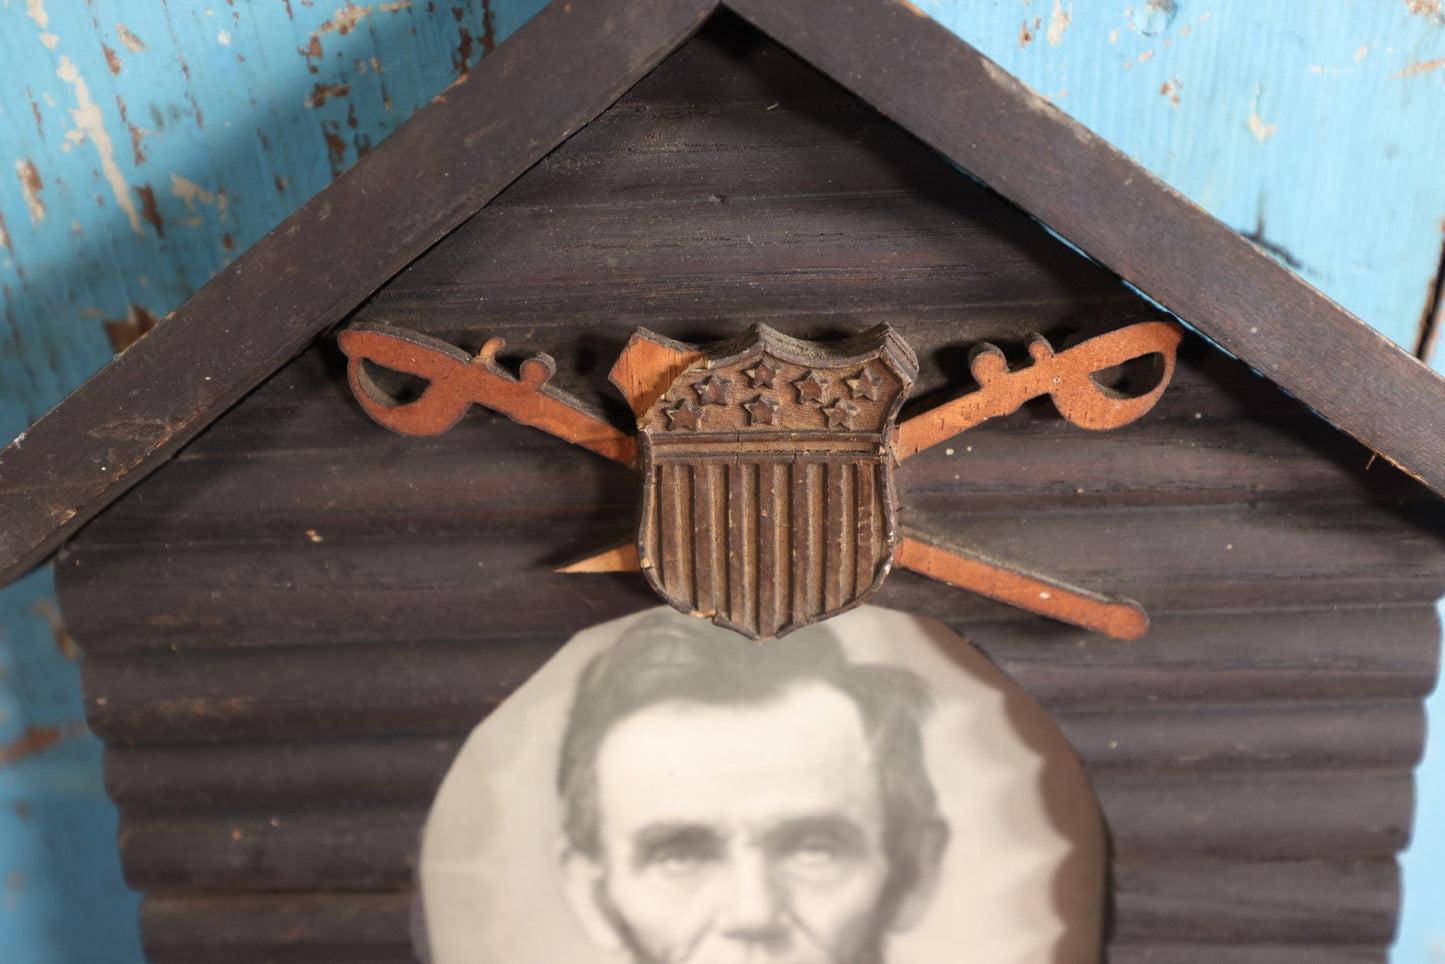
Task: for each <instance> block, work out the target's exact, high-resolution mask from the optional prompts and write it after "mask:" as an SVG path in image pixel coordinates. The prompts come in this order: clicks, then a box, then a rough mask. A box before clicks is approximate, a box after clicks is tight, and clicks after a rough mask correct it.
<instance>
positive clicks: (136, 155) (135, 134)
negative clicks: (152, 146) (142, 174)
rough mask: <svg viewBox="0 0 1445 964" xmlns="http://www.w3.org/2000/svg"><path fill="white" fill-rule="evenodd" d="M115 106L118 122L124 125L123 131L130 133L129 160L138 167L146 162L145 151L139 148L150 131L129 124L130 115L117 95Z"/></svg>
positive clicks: (123, 101)
mask: <svg viewBox="0 0 1445 964" xmlns="http://www.w3.org/2000/svg"><path fill="white" fill-rule="evenodd" d="M115 106H116V107H117V108H118V109H119V110H120V122H121V123H122V124H124V125H125V129H126V130H127V131H129V132H130V153H131V160H132V161H133V162H134V163H135V165H136V167H140V166H141V165H142V164H144V163H145V162H146V155H145V151H143V150H141V146H140V142H141V138H142V137H145V136H146V135H147V134H149V133H150V131H148V130H146V129H144V128H142V127H137V126H136V125H135V124H132V123H131V122H130V114H129V112H128V111H127V109H126V106H125V100H124V99H122V98H121V97H120V95H119V94H117V95H116V98H115Z"/></svg>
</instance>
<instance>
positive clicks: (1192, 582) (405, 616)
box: [57, 504, 1445, 653]
mask: <svg viewBox="0 0 1445 964" xmlns="http://www.w3.org/2000/svg"><path fill="white" fill-rule="evenodd" d="M1442 508H1445V507H1442ZM928 509H929V511H924V510H922V509H920V510H915V511H910V512H906V513H904V515H903V521H904V522H905V523H906V524H909V525H912V526H913V527H914V528H916V529H918V530H919V531H921V532H925V533H928V534H929V535H931V536H933V537H934V538H937V539H941V540H942V541H944V542H959V543H962V544H964V545H967V546H969V547H971V548H973V549H975V550H978V551H981V552H983V553H984V554H986V555H990V556H994V557H997V558H1000V559H1005V560H1012V561H1014V562H1016V563H1019V564H1022V565H1024V566H1026V567H1031V568H1038V569H1046V570H1047V571H1048V572H1050V574H1052V575H1054V576H1056V577H1058V578H1061V579H1064V580H1066V581H1070V582H1074V583H1076V584H1078V585H1081V586H1084V587H1087V588H1093V589H1096V590H1100V591H1106V592H1113V593H1118V594H1121V595H1127V596H1129V597H1131V598H1133V599H1135V600H1137V601H1139V602H1140V603H1142V604H1143V605H1144V606H1145V608H1146V609H1148V610H1151V611H1154V612H1167V611H1170V610H1178V609H1189V610H1206V609H1249V608H1254V607H1276V606H1279V605H1281V603H1284V604H1287V605H1291V606H1299V607H1309V606H1328V605H1342V606H1343V605H1351V604H1363V603H1375V602H1426V601H1430V602H1433V601H1434V599H1435V598H1436V597H1437V596H1438V595H1439V593H1440V586H1441V581H1442V574H1441V570H1442V569H1445V552H1442V547H1445V539H1442V536H1441V535H1440V534H1439V533H1438V532H1436V531H1434V530H1433V529H1431V528H1407V527H1402V526H1400V525H1399V524H1398V521H1397V520H1396V518H1395V517H1394V516H1393V515H1392V514H1391V513H1390V512H1388V511H1386V510H1383V509H1382V510H1378V511H1371V510H1369V509H1367V508H1365V507H1363V506H1361V507H1358V508H1357V509H1355V510H1353V511H1343V510H1341V509H1340V508H1339V507H1336V506H1330V505H1319V504H1303V505H1279V504H1264V505H1259V506H1248V505H1238V506H1218V507H1209V506H1180V507H1171V506H1161V507H1155V508H1147V509H1144V508H1136V509H1128V510H1125V509H1118V510H1114V509H1110V508H1108V507H1106V506H1092V507H1091V506H1080V507H1077V508H1071V507H1064V508H1047V507H1040V508H1039V509H1038V510H1037V511H1031V512H1027V513H1023V512H1013V513H996V512H980V513H975V512H971V511H967V509H966V508H965V507H962V506H960V507H954V506H939V505H934V506H931V507H928ZM1435 514H1438V513H1436V512H1434V511H1433V509H1432V516H1433V515H1435ZM628 519H629V516H625V515H622V514H620V513H618V512H615V511H614V512H612V513H610V514H609V513H607V512H606V511H605V507H603V510H602V511H595V512H594V511H587V512H577V513H562V512H555V511H553V512H550V513H540V512H539V513H537V514H532V515H528V514H527V513H526V512H525V510H524V509H523V508H521V507H519V508H518V510H517V512H516V513H515V514H514V515H512V516H511V517H508V518H504V519H498V518H495V517H491V518H489V517H485V516H483V517H480V518H470V517H466V516H457V515H451V514H449V513H448V510H447V509H446V507H445V506H443V505H432V506H420V507H416V508H414V509H412V508H398V510H397V511H396V512H394V513H389V514H384V515H382V516H381V517H374V518H356V519H353V520H350V522H351V524H350V525H349V526H346V527H341V526H336V527H326V526H322V525H321V523H320V522H317V523H315V524H314V525H305V523H304V522H298V523H297V524H296V525H295V527H294V528H290V529H289V531H288V532H287V533H286V535H285V537H284V538H280V537H275V538H272V539H270V540H263V539H261V538H259V537H258V538H256V539H255V540H253V541H250V542H248V543H238V544H235V545H228V544H224V543H221V544H214V545H202V546H194V545H190V546H185V545H177V546H174V547H165V548H162V549H160V550H158V551H155V552H148V553H144V554H142V553H137V552H135V551H132V550H128V549H125V548H121V547H115V548H113V549H112V548H94V549H87V551H86V552H85V553H83V554H76V555H72V556H68V557H66V558H63V559H61V560H60V561H59V562H58V564H57V569H58V573H59V584H60V591H61V598H62V600H63V601H64V603H65V606H66V610H67V612H68V613H69V614H71V615H70V616H69V618H70V619H72V620H73V621H74V626H73V627H72V632H73V633H74V634H75V635H76V637H77V638H78V639H80V640H81V641H82V642H83V644H84V645H86V646H87V647H88V648H89V649H90V651H92V652H97V653H99V652H104V651H114V650H121V649H134V648H146V647H154V646H169V645H172V644H179V643H185V644H187V645H196V644H198V643H206V642H207V641H208V640H209V641H210V642H212V643H218V644H222V645H228V646H230V645H235V646H241V645H262V644H270V643H271V642H273V641H276V640H281V641H299V640H315V641H335V642H340V641H363V640H385V639H389V638H391V639H395V638H435V639H446V638H452V639H455V638H458V636H459V635H463V636H466V637H468V638H476V635H475V633H476V631H475V629H474V627H478V626H485V627H486V628H487V632H488V633H496V634H501V635H512V634H518V633H540V632H544V631H547V630H549V629H550V630H552V631H554V632H556V633H557V634H558V636H559V637H561V638H565V636H566V635H568V634H569V633H570V632H571V631H575V629H576V628H580V626H581V625H583V624H584V620H585V621H586V622H588V623H590V622H596V621H600V620H603V619H607V618H610V617H612V616H616V615H621V614H623V613H625V612H629V611H632V610H635V609H636V608H639V607H640V606H641V605H643V604H644V602H645V601H647V600H650V599H651V598H653V597H651V596H650V595H649V593H648V592H647V590H646V589H645V587H644V585H643V581H642V580H641V578H639V577H637V576H635V575H632V574H615V575H602V576H597V575H559V574H555V573H553V572H551V571H550V570H551V568H552V566H554V565H557V564H560V563H563V562H565V561H569V560H570V559H573V558H577V557H579V556H582V555H585V554H587V553H589V552H593V551H596V550H597V549H599V548H601V547H604V546H607V545H610V544H615V543H617V542H619V541H627V540H629V539H630V538H632V527H631V524H630V522H629V521H628ZM303 525H305V528H302V526H303ZM318 526H319V528H318ZM139 585H144V586H146V587H147V591H146V594H145V595H144V597H142V598H137V596H136V594H135V592H134V590H133V588H132V587H134V586H139ZM503 601H505V605H500V603H501V602H503ZM879 601H880V602H881V603H883V604H885V605H892V606H894V607H895V608H900V609H906V610H908V611H910V612H916V613H919V614H922V615H934V614H939V615H949V614H952V615H954V616H955V617H957V618H959V619H964V618H970V617H971V618H973V619H990V618H998V616H997V615H996V614H998V613H1001V612H1003V611H1004V609H1005V607H1002V606H1001V605H999V604H989V603H986V601H982V600H979V599H977V598H975V597H971V596H970V594H968V593H965V592H962V591H960V590H957V589H952V588H949V587H945V586H942V585H941V584H925V583H924V582H923V581H921V580H915V581H912V582H905V581H904V580H901V579H897V578H892V579H890V580H889V582H888V584H887V585H885V587H884V589H883V592H882V594H881V595H880V597H879ZM116 612H122V613H125V614H126V619H124V620H114V619H107V618H104V614H106V613H116ZM479 617H482V618H479Z"/></svg>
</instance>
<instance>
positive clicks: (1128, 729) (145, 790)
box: [105, 701, 1424, 816]
mask: <svg viewBox="0 0 1445 964" xmlns="http://www.w3.org/2000/svg"><path fill="white" fill-rule="evenodd" d="M1055 718H1056V720H1057V722H1058V724H1059V726H1060V727H1061V728H1062V729H1063V731H1064V734H1065V735H1066V736H1067V737H1068V738H1069V741H1070V742H1071V743H1072V745H1073V746H1074V748H1075V749H1076V750H1077V751H1078V754H1079V757H1080V759H1081V760H1082V761H1083V763H1084V765H1085V767H1086V768H1087V769H1088V770H1089V771H1090V772H1092V773H1099V774H1101V775H1104V776H1105V777H1108V776H1109V774H1104V771H1106V770H1111V771H1112V770H1118V769H1120V768H1130V769H1133V770H1140V771H1151V770H1152V771H1158V770H1187V771H1189V772H1194V773H1212V772H1215V771H1228V772H1231V773H1232V774H1234V775H1235V776H1237V777H1238V779H1240V780H1244V779H1247V777H1245V776H1244V775H1243V774H1242V773H1240V771H1247V770H1250V769H1255V768H1264V767H1270V768H1278V769H1292V768H1293V769H1302V768H1305V767H1307V766H1308V767H1317V768H1319V769H1320V770H1340V769H1357V768H1360V767H1369V766H1398V767H1400V768H1401V769H1404V768H1407V767H1409V766H1411V765H1413V764H1414V763H1415V762H1416V760H1417V759H1418V757H1419V753H1420V747H1421V745H1422V741H1423V739H1424V713H1423V711H1422V710H1421V708H1420V706H1419V704H1418V703H1417V702H1414V701H1408V702H1392V703H1379V704H1359V703H1342V704H1330V705H1325V706H1313V705H1309V704H1263V705H1259V706H1247V705H1246V706H1229V707H1218V706H1191V705H1186V706H1169V705H1160V704H1151V705H1149V706H1145V707H1139V708H1135V709H1126V710H1116V711H1111V712H1074V713H1071V712H1063V713H1060V714H1058V715H1057V716H1056V717H1055ZM466 732H467V729H466V728H462V729H459V730H458V732H456V733H455V734H448V735H444V736H435V737H410V738H408V737H375V738H371V739H366V738H350V739H346V738H342V739H331V740H317V739H309V740H308V739H307V738H306V735H305V734H303V733H298V734H296V737H295V738H294V739H292V740H287V741H285V742H275V743H230V744H212V743H200V744H170V745H149V746H133V747H125V746H119V747H110V748H109V749H107V751H106V754H105V775H106V789H107V791H108V792H109V794H110V797H111V799H112V800H114V801H115V802H116V804H117V805H118V806H119V807H120V808H121V809H122V810H123V811H125V812H126V813H128V814H132V815H136V816H140V815H155V814H164V813H189V814H193V815H199V814H203V813H244V812H246V811H248V810H255V811H267V810H308V809H317V810H326V809H334V808H337V807H348V806H354V807H376V806H384V805H393V804H409V805H424V804H426V803H427V802H428V801H430V800H431V798H432V794H433V793H435V792H436V788H437V786H438V785H439V784H440V783H441V779H442V777H443V776H444V775H445V773H446V771H447V768H448V767H449V766H450V765H451V762H452V759H453V758H454V757H455V755H456V753H457V751H458V750H459V749H460V748H461V743H462V740H463V738H464V737H465V734H466Z"/></svg>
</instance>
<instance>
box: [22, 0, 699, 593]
mask: <svg viewBox="0 0 1445 964" xmlns="http://www.w3.org/2000/svg"><path fill="white" fill-rule="evenodd" d="M710 10H711V4H710V3H709V2H707V0H644V2H641V3H638V2H632V0H628V2H626V3H622V2H617V0H600V2H594V3H587V4H574V5H567V4H554V5H552V6H549V7H547V8H546V9H545V10H543V11H542V12H541V13H539V14H538V15H537V16H536V17H535V18H533V20H531V21H530V22H528V23H527V24H526V25H525V26H523V27H522V28H521V29H520V30H519V31H518V32H517V35H516V37H515V42H513V43H510V44H507V45H506V47H505V48H504V49H502V50H499V51H497V53H496V55H495V56H492V57H488V58H486V59H485V60H484V61H483V62H482V63H481V64H480V65H479V66H478V67H477V69H476V70H475V71H473V72H472V73H470V74H469V75H467V77H465V78H463V82H461V83H458V84H456V85H454V86H453V87H451V88H449V89H448V91H447V92H446V93H445V94H443V95H441V96H439V97H438V98H437V99H436V100H435V101H434V102H433V103H432V104H430V105H428V106H427V107H425V108H423V109H422V110H421V111H419V112H418V113H417V115H416V116H415V117H414V118H413V119H412V120H411V121H410V122H408V123H407V124H406V125H405V127H404V129H403V130H402V131H400V132H398V134H397V136H395V137H392V138H388V139H387V140H386V141H385V142H384V143H383V144H381V145H379V146H378V147H377V148H376V150H375V151H373V152H372V153H371V154H370V155H369V156H368V158H367V163H366V164H359V165H357V166H356V167H355V168H353V169H352V170H350V171H348V172H347V173H346V174H345V175H344V176H342V177H341V178H338V179H337V180H336V181H335V182H333V183H332V184H331V185H330V186H329V187H327V188H326V189H325V190H323V191H322V192H321V193H319V194H318V195H316V197H314V198H313V199H312V200H311V201H309V202H307V204H306V205H305V206H303V207H302V208H301V209H300V210H299V211H297V212H296V214H294V215H292V216H291V217H290V218H288V219H287V220H286V221H285V222H283V223H282V224H281V225H280V226H279V227H277V228H276V230H275V231H273V232H272V233H271V234H270V235H269V236H268V238H269V240H268V241H266V242H263V243H261V244H258V245H257V246H256V247H254V248H252V249H251V250H250V251H248V252H247V253H246V254H245V255H243V256H242V257H240V258H239V259H237V260H236V261H235V262H234V263H233V264H232V265H231V266H230V267H228V268H227V269H226V270H224V271H223V272H221V273H220V274H219V275H217V276H216V277H215V278H214V279H213V280H212V281H211V282H210V283H209V284H207V285H206V286H205V287H204V288H202V289H201V290H200V291H199V292H197V293H196V295H195V296H194V297H192V298H191V299H189V300H188V301H187V302H186V303H185V304H184V305H183V306H182V307H181V308H179V309H177V311H176V312H175V313H174V314H173V315H171V316H170V317H169V318H168V319H167V321H166V324H165V325H164V326H162V327H160V328H158V329H157V330H156V332H155V333H154V336H153V337H149V338H146V339H143V340H142V341H141V342H138V343H137V344H136V345H135V346H133V348H132V350H130V351H127V352H126V353H125V354H124V355H123V356H121V357H119V358H117V359H116V360H115V361H113V362H111V363H110V365H108V366H107V367H106V369H104V374H103V375H102V376H101V377H100V378H97V379H96V380H94V381H91V382H89V383H87V384H86V385H85V386H83V387H81V388H80V389H78V390H77V391H76V392H75V393H74V394H72V395H71V396H69V398H68V399H67V400H66V401H65V402H64V403H63V404H61V405H60V406H58V407H57V408H56V409H54V410H53V411H52V412H51V414H49V415H47V416H45V417H44V418H42V419H41V420H40V421H38V422H36V423H35V425H33V426H32V427H31V428H30V429H29V431H28V432H27V433H26V437H25V439H24V440H23V444H21V445H15V444H11V445H10V446H8V447H7V448H6V449H4V450H3V451H0V472H3V474H4V479H5V482H4V488H3V490H0V491H3V493H4V494H5V496H6V498H5V501H4V503H3V505H4V512H5V515H4V517H3V522H0V560H3V564H0V565H3V568H0V581H9V580H11V579H13V578H15V577H16V576H18V575H21V574H23V573H25V572H27V571H29V569H30V568H31V567H32V566H34V565H35V564H37V563H38V562H40V561H41V560H43V559H44V558H45V557H46V556H48V555H49V554H50V553H51V552H52V551H54V549H55V548H56V547H57V546H58V545H59V544H60V542H61V540H63V539H64V538H65V537H66V536H68V535H69V534H71V533H73V532H74V531H75V530H76V529H77V528H79V526H80V525H82V524H84V523H85V522H86V521H88V520H89V519H90V518H91V517H93V516H94V515H95V514H96V513H97V512H99V511H100V510H101V509H102V508H104V507H105V506H106V505H108V504H109V503H110V502H111V501H113V500H114V498H115V497H116V496H117V495H119V494H120V493H121V492H123V491H125V490H126V489H127V488H129V487H130V486H131V485H134V484H135V483H136V482H138V481H139V480H140V479H141V478H143V477H144V476H145V475H146V474H148V473H149V471H150V470H152V469H153V468H155V466H156V465H158V464H160V462H162V461H164V459H166V458H167V457H169V456H170V455H172V454H174V453H175V452H176V451H178V450H179V449H180V448H181V447H182V446H183V445H184V444H185V443H186V442H187V441H189V440H190V439H191V438H193V437H194V436H195V435H196V434H197V433H199V432H200V431H201V430H202V429H204V428H205V427H206V425H207V424H209V423H210V422H211V421H212V420H213V419H214V418H215V417H216V416H217V415H219V414H220V413H221V412H223V411H225V410H226V409H227V408H229V407H231V405H233V404H235V402H236V401H237V400H239V399H240V398H241V397H242V396H243V395H244V394H245V393H246V392H248V391H250V390H251V389H252V388H254V387H255V386H256V385H257V384H259V383H260V382H261V381H263V380H264V379H265V378H266V377H267V376H269V375H270V374H271V373H273V372H274V371H275V370H276V369H277V368H279V367H280V366H281V365H283V364H285V363H286V361H288V360H289V359H291V358H292V357H294V356H295V355H296V354H297V353H298V352H300V351H301V350H302V349H303V348H304V347H305V346H306V345H307V343H308V342H310V341H311V339H312V338H314V337H315V336H316V334H317V333H318V332H319V331H322V330H324V329H325V328H327V327H328V326H330V325H334V324H335V323H337V322H339V321H340V320H341V319H342V318H343V317H345V316H346V314H347V313H348V312H349V311H351V310H352V309H353V308H354V307H355V306H356V304H357V303H358V302H359V301H361V300H362V299H363V298H365V297H366V296H367V295H369V294H371V292H373V291H374V290H376V288H377V287H378V286H380V285H381V284H382V283H384V282H385V281H386V279H387V278H389V277H391V276H392V275H393V274H395V273H396V272H397V271H399V270H401V269H402V268H403V267H405V265H406V264H407V263H408V262H410V261H411V260H413V259H414V258H415V257H416V256H417V255H418V254H420V253H421V252H422V251H424V250H425V249H426V248H427V247H428V246H429V245H431V244H433V243H434V242H435V241H436V240H437V239H438V238H440V237H442V236H443V235H445V234H446V233H447V232H448V231H450V230H451V229H452V228H454V227H456V226H457V225H458V224H460V223H461V222H462V221H463V220H464V219H465V218H467V217H468V216H470V215H471V214H472V213H473V212H475V211H476V210H477V208H479V207H481V206H482V205H483V204H485V203H486V202H487V201H489V200H490V199H491V198H492V197H494V196H495V195H496V194H497V192H499V191H500V190H502V188H504V187H506V186H507V185H508V184H509V183H511V182H512V181H513V180H515V179H516V177H517V176H518V175H519V174H521V173H522V172H523V171H524V170H526V169H527V167H529V166H530V165H532V164H533V163H535V162H536V161H537V159H539V158H540V157H542V156H543V155H545V154H546V153H547V151H548V150H550V149H551V148H552V147H554V146H556V145H557V144H558V143H560V142H561V141H562V140H564V139H565V138H566V137H567V135H568V134H570V133H572V132H573V131H575V130H576V129H577V128H579V127H581V126H582V125H583V124H585V123H586V122H587V121H589V120H591V119H592V117H593V116H595V115H596V114H597V113H598V112H600V111H601V110H602V109H604V108H605V107H607V106H608V105H609V104H611V103H612V102H613V101H614V100H615V99H616V98H617V97H618V96H619V95H620V94H622V93H623V92H624V91H625V90H627V88H628V87H630V86H631V85H632V84H633V83H634V82H635V81H636V80H637V79H638V78H639V77H641V76H642V75H643V74H645V73H646V72H647V70H648V69H649V68H651V67H652V65H653V64H655V63H656V62H657V61H658V60H659V59H661V58H662V57H663V56H664V55H665V54H666V53H668V52H669V51H670V50H671V49H672V48H673V47H675V46H676V45H677V44H678V43H680V42H681V41H682V40H683V39H684V38H685V37H687V36H688V35H689V34H690V33H692V32H693V31H694V30H695V29H696V28H697V26H698V25H699V24H700V23H701V21H702V19H703V17H704V16H705V15H706V14H707V13H708V12H709V11H710ZM584 38H585V39H584ZM579 41H580V42H579ZM398 185H407V188H406V189H405V190H400V189H398ZM338 238H344V239H356V238H365V239H367V243H365V244H360V245H350V246H349V247H348V250H349V251H350V254H349V256H347V257H344V258H338V257H336V256H335V246H336V240H337V239H338ZM240 315H244V316H245V318H246V319H247V321H246V323H245V324H240V323H237V322H235V321H234V319H235V318H237V317H239V316H240ZM87 440H88V441H87Z"/></svg>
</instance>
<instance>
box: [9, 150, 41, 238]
mask: <svg viewBox="0 0 1445 964" xmlns="http://www.w3.org/2000/svg"><path fill="white" fill-rule="evenodd" d="M15 176H16V177H18V178H20V193H21V194H23V195H24V196H25V208H26V210H28V211H29V212H30V223H31V224H39V223H40V222H41V221H44V220H45V203H44V202H43V201H41V200H40V192H41V191H43V190H44V189H45V182H44V181H42V180H40V172H39V171H38V170H36V169H35V164H34V162H33V161H31V160H30V158H28V157H22V158H17V159H16V161H15Z"/></svg>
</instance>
